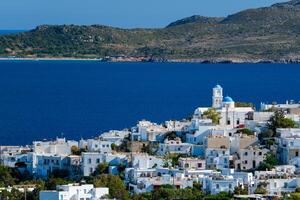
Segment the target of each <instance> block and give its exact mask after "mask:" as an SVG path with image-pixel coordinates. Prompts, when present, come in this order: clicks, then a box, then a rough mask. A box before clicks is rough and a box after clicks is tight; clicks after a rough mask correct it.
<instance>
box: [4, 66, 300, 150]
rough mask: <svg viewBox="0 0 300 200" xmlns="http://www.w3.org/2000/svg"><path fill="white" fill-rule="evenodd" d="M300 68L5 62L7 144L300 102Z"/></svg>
mask: <svg viewBox="0 0 300 200" xmlns="http://www.w3.org/2000/svg"><path fill="white" fill-rule="evenodd" d="M299 74H300V65H276V64H214V65H206V64H192V63H180V64H179V63H102V62H97V61H0V145H17V144H30V143H31V142H32V141H33V140H41V139H54V138H55V137H57V136H61V135H63V136H65V137H67V138H68V139H80V138H89V137H94V136H97V135H99V134H100V133H102V132H104V131H108V130H111V129H123V128H129V127H132V126H134V125H135V124H136V122H137V121H138V120H141V119H148V120H151V121H154V122H158V123H159V122H163V121H165V120H169V119H182V118H185V117H187V116H190V115H191V114H192V113H193V111H194V109H195V108H197V107H198V106H210V105H211V93H212V87H214V86H215V85H216V84H220V85H222V86H223V88H224V95H229V96H231V97H232V98H233V99H234V100H235V101H246V102H253V103H255V104H256V105H257V106H259V104H260V102H273V101H276V102H285V101H286V100H291V99H293V100H295V101H298V100H300V87H299V85H300V78H299Z"/></svg>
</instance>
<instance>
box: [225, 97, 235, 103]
mask: <svg viewBox="0 0 300 200" xmlns="http://www.w3.org/2000/svg"><path fill="white" fill-rule="evenodd" d="M224 102H225V103H231V102H234V101H233V99H232V98H231V97H229V96H227V97H225V98H224Z"/></svg>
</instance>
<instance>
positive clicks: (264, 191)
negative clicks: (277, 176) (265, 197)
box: [254, 186, 267, 194]
mask: <svg viewBox="0 0 300 200" xmlns="http://www.w3.org/2000/svg"><path fill="white" fill-rule="evenodd" d="M254 194H267V189H266V188H264V187H262V186H259V187H257V188H256V189H255V191H254Z"/></svg>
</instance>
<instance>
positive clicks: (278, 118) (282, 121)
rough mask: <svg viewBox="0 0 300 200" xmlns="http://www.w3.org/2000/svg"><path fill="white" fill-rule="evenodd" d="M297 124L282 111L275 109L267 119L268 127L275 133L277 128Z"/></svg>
mask: <svg viewBox="0 0 300 200" xmlns="http://www.w3.org/2000/svg"><path fill="white" fill-rule="evenodd" d="M296 127H298V126H297V124H296V123H295V122H294V121H293V120H291V119H288V118H286V117H285V115H284V113H283V111H281V110H278V111H275V113H274V115H273V116H272V117H271V118H270V120H269V121H268V128H269V129H270V130H272V131H273V132H274V133H276V129H277V128H296Z"/></svg>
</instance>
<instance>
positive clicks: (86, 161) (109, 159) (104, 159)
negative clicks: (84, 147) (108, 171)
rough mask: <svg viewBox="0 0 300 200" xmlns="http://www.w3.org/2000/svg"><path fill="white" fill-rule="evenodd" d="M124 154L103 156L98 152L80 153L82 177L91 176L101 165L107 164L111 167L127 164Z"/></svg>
mask: <svg viewBox="0 0 300 200" xmlns="http://www.w3.org/2000/svg"><path fill="white" fill-rule="evenodd" d="M127 160H128V158H127V155H126V154H103V153H99V152H86V153H82V163H81V168H82V173H83V176H89V175H91V174H92V173H93V172H94V171H95V170H96V168H97V166H98V165H99V164H101V163H108V164H109V165H111V166H118V165H120V164H125V165H126V164H127Z"/></svg>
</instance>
